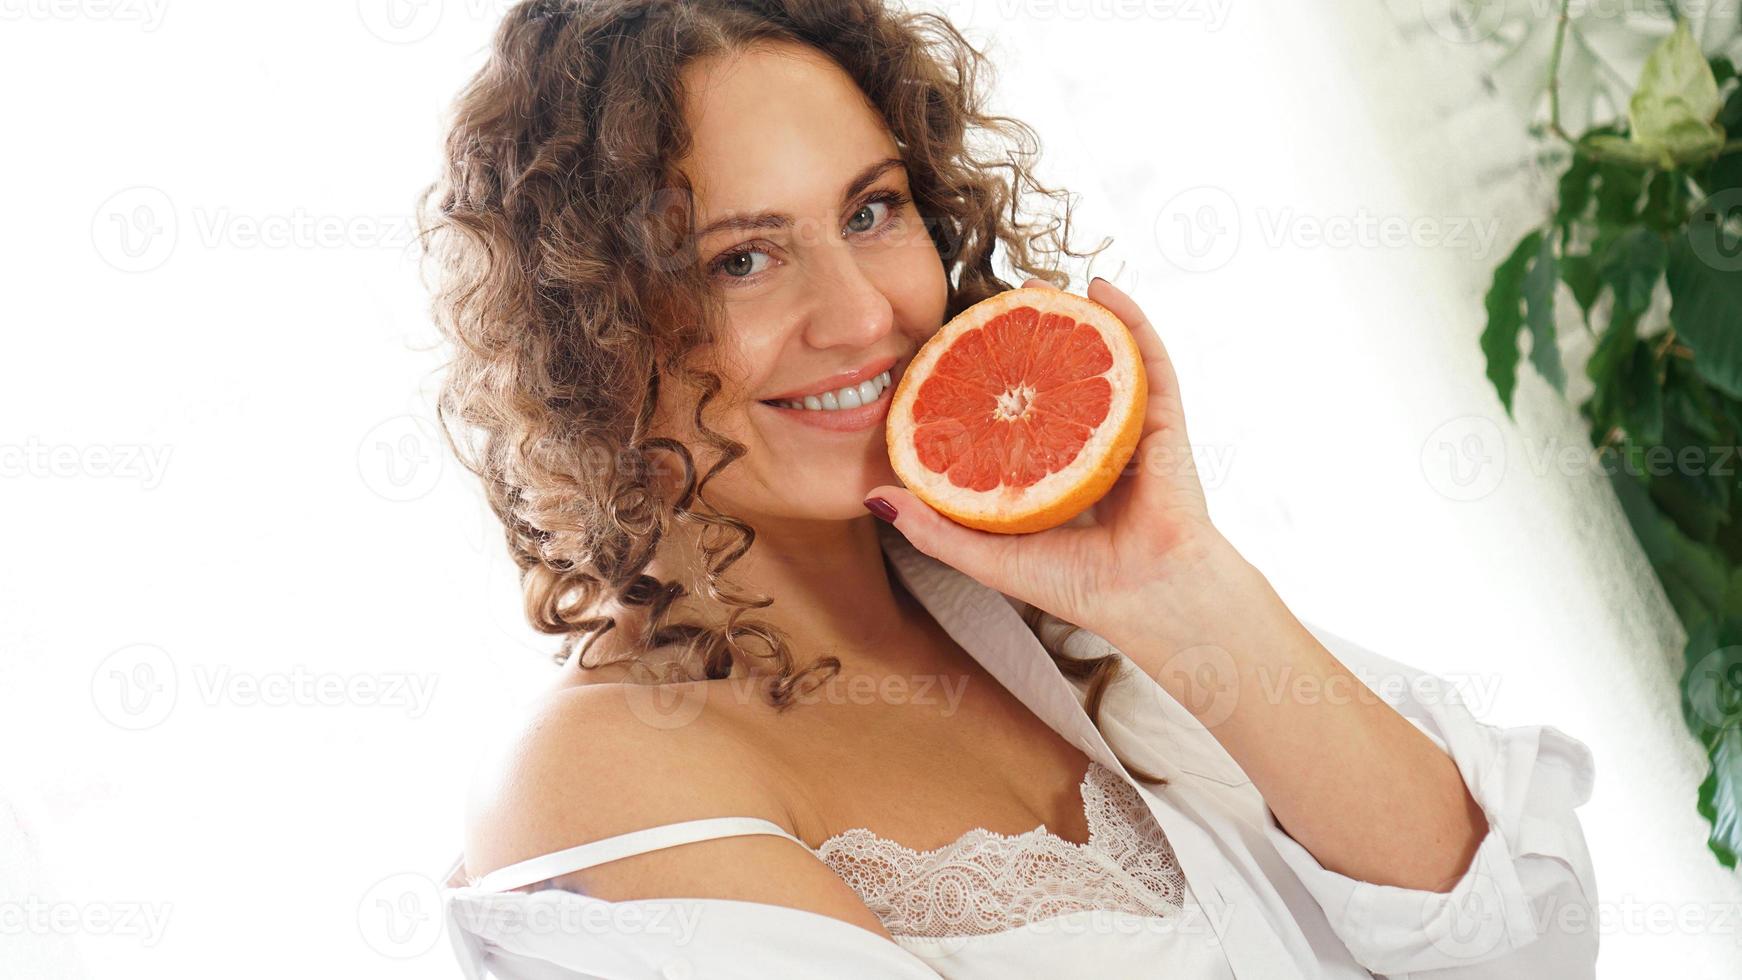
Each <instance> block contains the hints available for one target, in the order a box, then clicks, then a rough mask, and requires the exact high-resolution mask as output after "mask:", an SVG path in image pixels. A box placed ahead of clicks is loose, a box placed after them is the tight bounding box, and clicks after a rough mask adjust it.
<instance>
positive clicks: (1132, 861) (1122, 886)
mask: <svg viewBox="0 0 1742 980" xmlns="http://www.w3.org/2000/svg"><path fill="white" fill-rule="evenodd" d="M1078 788H1079V790H1080V791H1081V793H1082V797H1083V811H1084V814H1085V815H1086V816H1087V817H1088V821H1089V841H1088V843H1087V844H1078V843H1076V842H1074V841H1068V840H1065V839H1064V838H1062V837H1059V836H1058V835H1057V834H1054V833H1051V832H1050V831H1048V830H1047V829H1046V824H1044V823H1042V824H1040V825H1039V826H1037V827H1035V828H1034V829H1033V830H1030V831H1026V832H1024V833H1021V834H1016V835H1008V834H1001V833H998V832H997V831H993V830H987V829H985V828H983V827H977V828H975V829H973V830H970V831H968V832H967V833H965V834H963V835H962V836H961V837H958V838H957V839H956V840H954V841H952V842H950V843H948V844H945V845H943V846H942V847H937V848H932V849H930V850H925V851H916V850H913V849H912V848H909V847H905V846H903V845H901V844H898V843H896V842H895V841H892V840H889V839H888V838H885V837H879V836H877V835H876V834H873V833H872V832H871V831H870V830H869V829H867V828H864V827H855V828H853V829H852V830H848V831H844V832H842V833H839V834H836V835H835V836H833V837H831V838H829V839H828V840H826V841H824V842H823V843H822V846H821V847H818V848H815V849H814V851H815V853H816V854H817V856H818V857H820V858H821V859H822V860H823V862H824V863H826V864H827V865H828V866H829V867H830V868H832V869H833V870H834V872H835V873H836V874H838V875H840V876H841V878H843V879H845V880H846V882H847V884H849V885H851V886H852V888H853V890H854V891H855V892H857V893H858V894H859V897H860V899H861V900H862V901H864V903H865V904H866V906H867V907H869V908H870V909H871V911H872V912H874V913H876V914H877V917H878V918H879V919H881V920H882V921H883V926H884V928H886V929H888V930H889V932H890V934H891V935H893V936H915V937H926V938H943V937H951V936H983V935H989V934H991V933H995V932H1003V931H1006V930H1009V929H1016V928H1020V927H1022V926H1024V925H1028V924H1030V923H1034V922H1039V921H1041V920H1044V919H1049V918H1052V917H1054V916H1059V915H1068V914H1070V913H1073V912H1078V911H1082V910H1085V909H1109V910H1119V911H1125V912H1130V913H1133V914H1136V915H1145V916H1165V915H1170V914H1175V913H1178V912H1179V911H1181V910H1182V909H1183V908H1184V904H1185V900H1184V896H1185V874H1184V872H1182V871H1181V870H1180V866H1179V862H1178V860H1177V859H1176V858H1175V857H1174V853H1173V847H1172V846H1171V845H1170V844H1169V843H1168V841H1167V837H1166V835H1165V834H1163V833H1162V830H1161V827H1160V825H1158V824H1157V823H1156V822H1155V816H1154V815H1153V814H1151V813H1150V812H1149V808H1148V807H1147V806H1145V805H1144V803H1143V799H1142V797H1140V796H1138V794H1137V791H1136V790H1135V789H1133V788H1132V787H1131V785H1130V784H1129V783H1127V782H1125V780H1124V779H1123V778H1122V777H1120V776H1119V775H1118V774H1116V773H1114V772H1112V771H1111V770H1109V769H1108V768H1107V767H1105V766H1103V765H1101V764H1100V763H1099V762H1095V761H1094V760H1090V762H1089V768H1088V771H1087V772H1086V773H1084V775H1083V781H1082V783H1081V784H1079V787H1078Z"/></svg>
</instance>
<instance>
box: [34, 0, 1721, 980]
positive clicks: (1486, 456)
mask: <svg viewBox="0 0 1742 980" xmlns="http://www.w3.org/2000/svg"><path fill="white" fill-rule="evenodd" d="M1538 6H1539V7H1542V6H1543V5H1541V4H1539V5H1538ZM502 9H504V5H502V4H500V3H491V2H485V0H468V2H462V0H446V2H444V0H422V2H421V3H413V2H410V0H396V2H395V4H393V5H390V4H389V3H388V2H386V0H382V2H375V0H363V2H361V3H353V2H343V0H335V2H311V3H305V4H292V5H287V4H260V3H235V2H230V3H224V2H217V0H204V2H200V0H159V2H146V0H138V2H129V0H114V2H110V3H99V2H96V0H89V2H83V3H79V2H66V3H57V2H47V0H0V83H4V86H5V88H4V90H5V91H6V93H7V95H6V97H5V99H4V101H3V103H0V122H3V123H4V129H3V132H4V147H5V153H4V156H3V162H0V168H3V173H4V175H5V181H4V184H3V185H0V186H3V187H4V188H5V191H6V194H5V198H6V217H5V222H6V224H7V229H6V233H5V234H4V235H0V268H3V269H4V270H5V281H6V284H7V288H6V297H5V302H4V306H3V309H4V312H3V313H0V317H3V322H4V328H3V329H4V348H3V353H0V450H3V451H4V452H5V453H6V454H7V455H6V456H5V457H4V459H3V461H4V463H5V465H6V467H7V469H6V470H5V472H4V473H0V548H3V549H4V551H3V553H4V555H5V561H4V562H3V563H0V746H4V748H3V749H0V903H5V906H4V907H6V908H8V909H9V910H11V911H12V915H13V918H12V919H11V920H10V921H11V922H12V923H13V924H12V925H10V926H7V925H6V924H5V922H4V921H0V975H5V976H14V975H16V976H48V977H126V978H151V977H191V976H224V975H245V976H250V977H280V976H282V977H302V976H312V975H327V974H333V975H340V976H372V977H398V976H407V977H410V976H418V977H445V976H453V975H456V971H455V969H454V967H453V966H452V963H451V960H450V958H449V951H448V949H447V941H446V938H445V937H444V936H442V935H441V933H440V919H439V916H438V915H437V912H438V909H437V907H436V905H435V894H434V891H433V887H434V882H433V878H434V877H435V876H437V875H439V874H441V873H442V872H443V871H445V870H446V868H447V865H448V863H449V862H450V861H451V860H452V858H453V857H454V856H455V855H456V854H457V853H458V848H459V842H460V814H461V801H462V793H463V790H464V786H465V780H466V778H467V775H468V772H469V769H470V767H471V764H472V761H473V758H474V755H475V752H476V750H477V747H478V746H479V745H480V742H481V740H482V739H483V738H484V737H486V736H487V735H494V734H495V733H497V732H499V731H500V730H501V728H502V726H503V724H504V723H505V721H506V719H507V718H508V716H509V715H510V714H511V713H513V712H514V711H515V710H517V708H518V707H519V706H520V705H521V704H522V702H523V701H524V700H525V699H526V698H528V697H530V696H531V694H532V693H533V692H534V690H535V689H536V687H537V686H538V685H539V684H540V683H542V680H543V678H544V677H545V676H546V675H547V673H548V671H549V670H550V668H549V667H548V666H547V658H546V655H547V653H548V651H549V650H550V649H551V648H552V643H551V641H549V640H548V639H546V638H543V637H539V636H537V635H536V634H534V633H532V632H531V631H530V630H529V629H528V628H527V627H526V626H525V625H524V623H523V622H522V620H521V618H520V612H519V610H520V602H519V597H518V590H517V586H516V583H515V579H514V576H513V574H512V567H511V565H510V563H509V561H508V559H507V556H506V553H505V550H504V548H503V545H502V543H501V535H500V531H499V529H498V527H497V526H496V525H495V521H494V518H493V517H492V516H491V515H490V514H489V513H488V512H487V510H486V509H485V508H484V506H483V503H482V498H481V496H480V494H479V493H478V491H477V488H476V486H475V481H474V480H473V478H472V477H471V475H470V474H468V473H466V472H464V471H463V470H461V469H460V468H459V467H458V466H457V465H456V464H455V463H454V461H453V460H452V459H451V458H449V457H447V455H446V451H445V448H444V447H443V446H442V445H441V444H440V443H439V441H438V440H437V439H436V438H435V434H434V429H433V426H432V422H431V420H432V419H433V414H432V410H431V394H432V391H433V387H434V381H435V379H436V377H437V374H436V372H437V371H438V370H439V368H440V365H441V363H442V356H441V354H440V352H439V351H435V350H431V349H429V348H430V347H431V345H432V343H433V341H434V333H433V330H432V329H431V327H430V324H429V320H428V316H427V313H426V308H425V294H424V292H423V289H422V287H421V285H420V283H419V281H418V277H417V270H416V261H415V249H414V248H413V247H412V246H411V223H410V222H411V219H410V214H411V208H412V201H413V199H414V197H415V195H416V193H417V191H418V190H419V189H420V187H421V186H422V185H423V184H424V183H426V182H427V181H428V180H429V179H431V178H432V177H433V176H434V174H435V167H436V159H437V149H438V141H439V138H440V133H441V122H442V112H443V110H444V108H445V106H446V104H447V101H448V99H449V98H451V96H452V95H453V93H454V92H455V91H457V89H458V88H459V86H460V85H461V84H462V82H463V81H464V80H465V79H466V78H467V77H468V76H469V75H470V73H471V72H472V71H473V70H474V69H475V68H476V66H477V65H478V64H480V63H481V59H482V54H483V48H484V45H485V43H486V41H487V39H488V36H489V34H490V32H491V30H492V28H493V26H494V23H495V21H496V20H497V18H498V17H499V15H500V13H501V11H502ZM949 9H950V10H951V12H952V13H953V14H954V16H955V17H956V18H957V19H958V22H960V23H962V24H964V25H967V26H968V27H969V28H970V30H971V33H972V34H973V36H975V37H976V38H978V39H981V40H983V41H989V42H990V43H991V45H992V48H993V54H994V56H995V58H996V59H997V61H998V63H999V64H1000V66H1001V71H1000V73H999V75H998V79H997V83H996V84H997V96H996V98H997V101H998V103H999V104H1000V106H1001V108H1003V109H1005V110H1006V111H1009V112H1011V113H1013V114H1016V115H1019V116H1020V117H1022V118H1024V119H1025V120H1026V121H1028V122H1030V123H1031V124H1032V125H1034V126H1035V128H1036V129H1037V130H1038V131H1039V132H1040V134H1041V135H1042V138H1043V139H1044V140H1045V141H1046V146H1047V156H1046V164H1045V167H1044V170H1043V173H1044V175H1045V177H1046V178H1047V179H1048V181H1049V182H1050V183H1054V184H1060V185H1063V186H1067V187H1070V188H1071V189H1073V190H1074V191H1076V192H1077V193H1078V194H1080V195H1081V198H1080V204H1081V209H1080V212H1079V215H1078V220H1079V221H1080V222H1081V223H1080V225H1079V233H1080V236H1081V237H1080V239H1079V244H1093V243H1094V242H1097V241H1099V240H1100V238H1101V237H1102V236H1103V235H1112V236H1113V237H1114V239H1115V242H1114V245H1113V247H1112V248H1110V249H1109V250H1108V252H1107V254H1106V256H1104V261H1103V262H1099V263H1097V265H1096V267H1095V268H1094V269H1074V270H1072V271H1073V272H1074V273H1076V274H1077V276H1076V279H1075V280H1074V282H1073V284H1072V288H1073V289H1074V290H1076V291H1081V289H1082V287H1083V284H1084V283H1085V282H1086V281H1087V276H1088V275H1092V274H1097V273H1099V274H1102V275H1108V276H1110V277H1113V278H1115V279H1116V281H1118V282H1119V283H1120V284H1121V285H1123V286H1124V287H1125V288H1126V289H1127V290H1129V291H1131V292H1132V293H1133V294H1134V295H1135V296H1136V297H1137V298H1138V300H1139V301H1140V302H1141V303H1142V304H1143V306H1144V308H1145V309H1146V310H1147V311H1148V312H1149V314H1150V316H1151V318H1152V319H1153V320H1154V321H1155V322H1156V323H1157V325H1158V326H1159V328H1160V330H1161V333H1162V336H1163V338H1164V340H1165V342H1166V343H1167V344H1168V345H1169V347H1170V350H1171V351H1172V352H1173V353H1174V355H1175V357H1176V359H1177V361H1178V362H1179V373H1180V375H1181V379H1182V385H1183V388H1184V394H1185V400H1186V407H1187V410H1188V412H1189V414H1190V417H1191V419H1192V426H1193V438H1194V442H1195V443H1197V444H1198V445H1199V446H1200V447H1201V452H1202V453H1203V455H1202V456H1201V457H1200V461H1199V465H1200V471H1201V472H1202V473H1203V475H1204V478H1205V480H1206V483H1207V484H1208V489H1209V492H1210V494H1211V498H1212V509H1213V513H1214V516H1215V517H1216V519H1217V521H1218V523H1219V524H1220V525H1222V526H1223V527H1224V529H1225V530H1226V533H1227V534H1228V535H1229V536H1230V537H1231V538H1232V539H1233V540H1234V542H1235V543H1236V544H1237V545H1238V546H1239V547H1240V548H1241V549H1242V551H1243V552H1245V553H1246V554H1247V555H1248V557H1249V558H1251V559H1252V560H1253V561H1254V562H1255V563H1256V564H1258V565H1259V567H1260V568H1261V569H1263V570H1264V571H1265V572H1266V574H1267V575H1269V576H1270V578H1271V580H1272V581H1273V582H1274V583H1275V584H1276V585H1277V587H1278V589H1279V590H1280V591H1281V592H1282V594H1283V595H1284V597H1285V599H1287V600H1288V601H1289V603H1290V605H1291V606H1292V607H1293V608H1294V609H1295V610H1296V611H1297V613H1299V614H1300V615H1302V616H1304V617H1307V618H1310V619H1312V620H1314V621H1315V622H1319V623H1322V624H1323V625H1324V626H1326V627H1327V628H1329V629H1331V630H1333V631H1335V632H1338V633H1340V634H1342V635H1346V636H1349V637H1350V638H1352V639H1355V640H1357V641H1359V642H1361V643H1362V644H1364V645H1366V646H1369V647H1371V648H1373V649H1375V650H1378V651H1380V652H1382V653H1384V654H1386V655H1387V656H1390V657H1393V658H1395V659H1399V660H1402V661H1405V662H1408V663H1412V664H1415V665H1418V666H1422V667H1425V668H1427V669H1430V670H1434V671H1436V672H1440V673H1443V674H1446V675H1448V676H1451V677H1455V678H1458V679H1460V680H1462V681H1464V682H1466V683H1468V684H1469V685H1470V689H1471V690H1472V691H1474V692H1476V693H1477V694H1478V695H1479V696H1480V698H1481V700H1480V702H1479V703H1478V704H1477V705H1476V707H1477V708H1478V709H1480V713H1481V715H1482V717H1484V718H1485V719H1486V720H1489V721H1491V722H1494V723H1496V724H1506V725H1511V724H1539V723H1545V724H1553V725H1555V726H1556V727H1559V728H1561V729H1563V730H1564V731H1566V732H1568V733H1570V734H1572V735H1574V736H1575V737H1578V738H1580V739H1582V740H1584V741H1585V742H1586V743H1587V744H1589V745H1590V746H1591V747H1592V749H1593V750H1594V752H1595V754H1596V759H1597V783H1596V791H1595V795H1594V796H1593V798H1592V800H1591V802H1590V803H1589V804H1588V805H1587V806H1586V807H1585V808H1584V809H1583V810H1582V811H1581V816H1582V818H1583V821H1584V825H1585V829H1586V832H1587V836H1588V839H1589V841H1590V844H1591V848H1592V851H1593V854H1594V858H1595V862H1596V867H1597V871H1598V875H1599V881H1600V886H1601V889H1602V896H1601V899H1602V903H1603V906H1604V908H1603V910H1602V913H1603V924H1602V929H1603V937H1602V949H1603V952H1602V959H1601V974H1602V975H1603V976H1605V977H1614V978H1632V977H1637V976H1641V975H1648V973H1649V974H1650V975H1663V976H1678V977H1719V976H1736V975H1742V952H1739V950H1742V921H1738V920H1739V919H1742V908H1739V907H1738V902H1742V887H1739V886H1738V883H1737V878H1736V876H1735V875H1733V874H1731V873H1728V872H1725V871H1723V870H1722V869H1721V868H1719V867H1718V866H1717V865H1716V863H1715V862H1714V861H1713V860H1712V859H1711V858H1710V856H1709V855H1708V853H1707V852H1706V850H1705V847H1704V836H1705V828H1704V825H1703V824H1702V823H1701V822H1700V821H1699V820H1698V818H1697V817H1696V815H1695V813H1694V808H1693V801H1694V791H1695V787H1696V786H1697V784H1698V782H1699V779H1700V777H1701V776H1702V775H1703V759H1702V758H1701V756H1700V754H1699V752H1698V751H1697V749H1696V748H1695V747H1694V745H1693V743H1692V741H1691V740H1690V738H1689V737H1688V736H1687V735H1686V733H1685V731H1684V729H1683V725H1682V722H1681V720H1680V717H1679V712H1678V709H1677V706H1676V697H1677V695H1676V688H1675V678H1676V675H1677V666H1676V665H1677V663H1678V661H1679V656H1680V653H1679V651H1680V646H1681V643H1682V640H1683V637H1682V635H1681V633H1680V630H1679V627H1678V626H1677V625H1676V624H1675V622H1674V619H1673V616H1672V615H1671V614H1670V612H1669V609H1668V607H1667V605H1666V604H1665V602H1664V600H1663V597H1662V594H1661V591H1660V590H1659V589H1658V588H1657V586H1656V584H1655V581H1654V580H1653V579H1652V578H1651V577H1650V575H1649V570H1648V568H1647V567H1646V565H1645V564H1644V560H1643V558H1642V556H1641V554H1640V553H1639V549H1638V547H1637V545H1636V544H1635V543H1634V542H1633V540H1632V538H1631V535H1630V534H1629V532H1628V531H1627V530H1626V527H1625V524H1624V522H1623V520H1622V518H1621V516H1620V512H1619V509H1618V507H1617V506H1616V505H1615V503H1614V501H1613V499H1612V497H1611V496H1610V495H1609V493H1608V491H1607V489H1606V487H1605V486H1604V484H1603V481H1602V478H1601V476H1600V475H1599V474H1596V473H1594V472H1591V471H1589V470H1586V469H1581V468H1578V467H1573V468H1571V469H1570V470H1565V469H1562V468H1559V467H1557V466H1556V465H1554V463H1553V459H1554V456H1553V454H1554V453H1556V452H1558V451H1559V450H1560V449H1561V448H1563V447H1568V446H1571V447H1574V448H1575V449H1578V448H1584V447H1588V442H1587V441H1586V438H1585V436H1584V434H1583V428H1582V426H1581V425H1580V423H1579V420H1578V418H1577V415H1576V412H1575V411H1574V409H1573V407H1572V404H1571V403H1569V402H1567V401H1565V400H1562V399H1561V398H1560V397H1559V396H1557V395H1555V394H1554V393H1553V392H1552V391H1550V390H1549V389H1548V388H1547V386H1546V385H1544V384H1543V383H1542V382H1541V381H1540V379H1538V378H1537V377H1536V376H1534V375H1533V374H1531V373H1530V372H1529V370H1528V369H1525V370H1524V372H1523V377H1522V379H1521V384H1520V392H1519V396H1518V412H1517V421H1516V422H1515V421H1513V420H1511V419H1508V418H1507V416H1506V415H1505V413H1504V412H1503V411H1502V410H1501V409H1500V406H1499V404H1498V402H1497V401H1496V399H1495V396H1494V394H1493V391H1492V389H1491V388H1490V386H1489V385H1488V383H1487V381H1486V380H1485V379H1484V377H1483V364H1482V360H1481V356H1480V353H1479V350H1478V347H1477V335H1478V333H1479V331H1480V329H1481V318H1482V313H1481V302H1480V300H1481V293H1482V290H1483V289H1484V288H1485V286H1486V280H1487V276H1488V274H1489V271H1490V270H1491V269H1492V268H1493V266H1494V265H1495V264H1496V263H1497V262H1498V261H1499V260H1500V259H1501V258H1502V257H1503V256H1504V252H1505V250H1507V249H1509V248H1510V247H1511V245H1512V243H1513V242H1514V241H1516V240H1517V238H1518V237H1519V235H1520V234H1522V233H1523V232H1524V231H1525V230H1526V229H1528V228H1529V227H1531V226H1533V225H1535V224H1537V223H1539V222H1540V221H1541V220H1542V218H1543V216H1544V214H1545V211H1544V208H1545V202H1546V201H1547V199H1548V198H1547V193H1548V190H1549V184H1548V183H1547V181H1546V179H1545V177H1544V175H1543V174H1542V173H1540V172H1538V171H1537V170H1536V169H1534V168H1533V167H1532V166H1531V164H1530V158H1531V152H1532V144H1531V142H1530V140H1529V138H1528V137H1527V135H1526V133H1525V125H1524V119H1523V118H1522V116H1521V115H1520V104H1519V101H1518V100H1517V99H1516V98H1509V97H1508V96H1507V94H1506V92H1505V91H1499V92H1496V91H1495V90H1493V89H1491V88H1489V87H1487V86H1486V85H1485V84H1484V83H1483V72H1484V70H1486V68H1487V67H1488V65H1489V63H1490V62H1491V60H1492V57H1491V54H1490V53H1489V52H1487V51H1486V50H1485V49H1483V48H1482V47H1481V46H1480V45H1477V44H1469V43H1460V41H1459V39H1457V38H1448V37H1447V36H1446V35H1445V32H1443V31H1441V32H1436V31H1433V30H1431V29H1428V28H1427V27H1426V26H1424V25H1425V24H1427V23H1429V22H1426V21H1423V19H1422V16H1421V14H1422V11H1421V10H1420V9H1418V8H1417V7H1416V6H1415V4H1413V3H1411V2H1408V0H1388V2H1373V3H1359V2H1355V0H1345V2H1344V3H1341V4H1331V3H1316V4H1303V3H1299V2H1298V0H1202V2H1179V3H1161V2H1157V3H1154V4H1151V5H1150V6H1148V7H1145V6H1143V5H1141V4H1129V5H1122V4H1115V3H1110V2H1103V3H1088V2H1087V0H1085V2H1084V3H1079V4H1071V3H1039V2H1035V0H1027V2H1018V0H960V2H957V3H954V4H952V5H951V6H950V8H949ZM1439 23H1441V24H1442V26H1443V23H1444V22H1443V21H1442V22H1439ZM1531 70H1534V69H1531ZM1526 108H1527V106H1526ZM1187 228H1193V229H1196V235H1197V237H1194V238H1192V239H1191V240H1189V241H1188V240H1187V238H1186V237H1185V235H1186V231H1185V229H1187ZM1386 229H1390V231H1387V230H1386ZM1399 229H1402V230H1401V231H1399ZM1339 235H1344V236H1346V237H1342V238H1339V237H1337V236H1339ZM1206 249H1207V250H1206ZM1115 273H1117V275H1114V274H1115ZM1564 333H1565V336H1566V338H1567V346H1566V354H1567V356H1568V357H1569V358H1571V359H1572V361H1571V363H1572V364H1573V365H1574V367H1573V368H1572V369H1570V370H1569V374H1571V375H1573V376H1574V378H1575V382H1574V383H1575V386H1576V385H1577V380H1578V378H1579V376H1580V374H1581V372H1580V371H1579V370H1578V367H1577V366H1578V365H1581V364H1582V357H1583V350H1582V349H1581V348H1580V334H1579V332H1578V331H1574V330H1567V331H1565V332H1564ZM1579 397H1582V392H1580V391H1579V390H1578V389H1577V388H1576V387H1575V390H1574V398H1575V400H1576V399H1577V398H1579ZM1545 453H1546V454H1549V462H1548V463H1546V464H1545V463H1542V462H1541V457H1542V456H1543V454H1545ZM26 908H33V909H37V910H41V909H44V908H49V909H52V910H54V912H55V914H56V915H67V916H72V917H73V919H72V921H70V922H69V921H68V920H63V919H49V920H46V922H45V920H44V919H42V918H40V917H32V918H29V919H26V920H23V921H22V922H21V921H20V920H19V918H18V914H19V912H18V910H22V909H26Z"/></svg>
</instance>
